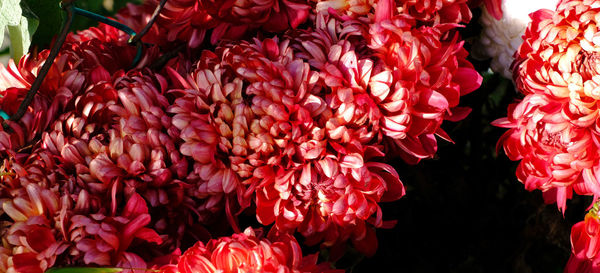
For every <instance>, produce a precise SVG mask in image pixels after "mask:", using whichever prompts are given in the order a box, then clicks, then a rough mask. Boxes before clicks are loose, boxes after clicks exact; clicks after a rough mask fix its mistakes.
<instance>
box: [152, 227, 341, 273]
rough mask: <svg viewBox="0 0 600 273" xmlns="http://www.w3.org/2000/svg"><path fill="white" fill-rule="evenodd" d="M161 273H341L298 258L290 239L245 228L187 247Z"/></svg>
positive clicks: (314, 259)
mask: <svg viewBox="0 0 600 273" xmlns="http://www.w3.org/2000/svg"><path fill="white" fill-rule="evenodd" d="M162 272H169V273H172V272H178V273H192V272H194V273H196V272H198V273H204V272H206V273H208V272H224V273H229V272H231V273H233V272H248V273H250V272H257V273H258V272H286V273H287V272H289V273H295V272H298V273H299V272H314V273H317V272H328V273H335V272H343V271H341V270H333V269H331V268H330V266H329V265H328V264H327V263H321V264H317V255H316V254H314V255H308V256H302V251H301V249H300V245H299V244H298V242H297V241H296V239H294V237H292V236H290V235H287V234H283V235H277V234H274V233H270V234H269V235H268V236H267V238H265V237H264V236H263V235H262V231H261V230H256V231H255V230H253V229H252V228H247V229H246V230H245V231H244V232H243V233H237V234H233V235H232V236H231V237H222V238H219V239H212V240H210V241H209V242H208V243H206V244H204V243H202V242H198V243H196V244H195V245H194V246H192V247H191V248H189V249H188V250H187V251H185V253H183V255H182V256H181V257H180V259H179V263H178V264H177V265H175V266H168V267H164V268H162Z"/></svg>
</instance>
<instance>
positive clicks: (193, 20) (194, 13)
mask: <svg viewBox="0 0 600 273" xmlns="http://www.w3.org/2000/svg"><path fill="white" fill-rule="evenodd" d="M159 2H160V0H149V1H146V2H145V3H144V4H143V5H133V4H128V5H127V7H126V8H124V9H123V10H121V11H119V13H118V14H117V17H118V18H120V19H121V20H122V21H124V22H129V25H131V26H132V27H133V28H134V29H135V30H138V31H139V30H141V29H142V28H143V27H145V26H146V22H147V21H148V20H149V19H150V17H151V15H152V13H153V12H154V8H155V7H156V6H157V5H158V3H159ZM131 16H134V18H132V17H131ZM216 23H217V22H216V21H215V20H214V19H213V18H212V17H211V16H210V15H209V14H208V13H207V12H206V10H205V9H204V8H202V7H201V6H200V1H199V0H169V1H167V2H166V3H165V6H164V7H163V9H162V10H161V12H160V15H159V16H158V18H157V20H156V22H155V23H154V25H153V26H152V28H151V32H150V35H149V36H148V35H146V36H144V41H148V42H150V43H155V44H158V45H161V46H165V47H170V46H171V45H170V43H173V42H175V41H179V42H186V43H187V45H188V46H189V47H190V48H197V47H198V46H200V44H202V42H203V41H204V38H205V36H206V32H207V30H209V29H212V28H214V27H215V26H216ZM146 37H147V38H146Z"/></svg>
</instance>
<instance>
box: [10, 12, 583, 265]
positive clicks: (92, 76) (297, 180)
mask: <svg viewBox="0 0 600 273" xmlns="http://www.w3.org/2000/svg"><path fill="white" fill-rule="evenodd" d="M66 4H67V5H68V3H66ZM163 5H164V6H163ZM157 7H158V8H157ZM155 8H157V9H156V10H155ZM79 12H80V13H81V11H79ZM116 17H117V18H118V19H119V20H120V21H121V22H122V23H125V24H126V25H128V26H129V27H131V28H132V29H133V30H130V29H129V28H124V27H123V26H120V28H121V29H124V30H125V31H126V32H128V33H130V32H132V31H137V32H142V33H143V35H144V36H143V37H142V38H141V41H140V42H136V39H137V38H139V37H136V36H133V37H130V36H129V35H127V34H125V33H123V32H120V31H118V30H117V29H115V28H113V27H112V26H119V24H120V23H118V22H115V21H107V20H108V19H106V20H105V21H106V22H107V24H109V25H110V26H109V25H102V26H100V27H98V28H90V29H88V30H84V31H81V32H78V33H76V34H69V35H67V36H66V42H65V43H64V44H63V45H60V46H62V49H61V50H60V51H59V54H58V57H56V59H55V60H54V61H55V62H54V64H53V65H52V67H51V68H50V70H49V72H48V74H47V75H45V79H44V81H43V84H42V85H41V88H39V91H38V92H37V94H35V96H34V99H33V103H31V104H30V105H29V106H28V107H27V108H26V109H27V110H26V112H25V115H24V116H23V117H22V118H20V119H18V120H17V121H11V120H9V119H8V118H7V117H5V116H10V117H12V116H13V115H15V114H16V113H17V112H18V110H17V108H18V106H19V104H20V103H21V101H25V100H26V99H25V96H26V94H27V93H28V89H30V88H31V86H32V85H33V82H34V80H35V76H36V75H37V72H38V71H41V70H42V69H41V68H40V67H41V66H42V63H44V62H48V61H52V60H50V59H47V58H49V57H48V56H49V55H50V54H51V53H49V52H48V51H42V53H40V54H37V55H35V56H36V58H33V57H32V56H34V55H33V54H31V55H28V56H26V57H24V58H23V60H22V61H21V62H20V64H19V65H18V66H17V65H14V63H11V64H10V65H9V66H8V68H4V67H2V70H1V71H0V80H1V81H0V92H1V94H2V96H1V97H0V107H1V109H2V111H4V114H6V115H3V121H4V122H5V123H6V125H7V126H6V127H5V129H4V130H3V131H0V154H2V156H3V165H2V171H3V175H2V176H1V179H2V180H1V181H2V185H1V186H0V200H1V204H2V211H1V212H2V214H5V215H6V216H7V217H5V218H6V219H4V218H3V220H4V221H3V222H2V225H3V227H4V228H3V229H2V232H0V237H1V238H2V242H3V244H2V247H0V269H2V270H5V271H16V272H42V271H44V270H46V269H47V268H50V267H53V266H67V265H69V266H73V265H94V266H118V267H122V268H128V269H131V270H138V269H139V270H143V269H144V268H150V267H151V268H161V269H160V270H163V271H164V272H204V271H206V272H213V271H218V270H221V271H223V272H230V271H235V270H237V271H243V272H329V271H331V272H334V271H335V270H331V267H330V266H329V264H317V257H318V256H317V255H316V254H315V255H309V256H305V257H303V256H302V251H301V249H300V245H299V243H298V242H297V241H296V239H295V238H294V237H293V236H294V234H295V233H298V234H300V235H302V237H303V238H304V240H303V242H304V243H305V244H307V245H315V244H321V246H322V247H333V248H334V249H336V248H337V249H340V248H339V246H344V247H345V245H346V243H347V242H348V241H350V242H352V243H353V245H354V246H355V247H356V248H357V249H358V250H359V251H360V252H362V253H364V254H367V255H373V254H374V252H375V250H376V248H377V238H376V236H375V228H380V227H389V226H391V225H393V224H394V221H384V220H383V219H384V218H383V212H382V209H381V207H380V205H379V204H380V202H388V201H395V200H398V199H399V198H401V197H402V196H403V195H404V194H405V188H404V185H403V184H402V182H401V181H400V176H401V174H399V173H398V172H397V171H396V170H395V169H394V168H393V167H392V166H391V165H390V164H389V160H390V159H394V158H402V159H403V160H404V161H405V162H407V163H410V164H416V163H418V162H419V161H420V160H421V159H424V158H431V157H433V156H434V154H435V153H436V151H437V139H436V137H440V138H442V139H445V140H448V141H451V139H450V137H449V136H448V134H447V133H446V132H445V131H444V130H442V129H441V125H442V123H443V121H444V120H449V121H458V120H461V119H463V118H464V117H466V115H468V113H469V109H468V108H466V107H460V106H458V105H459V101H460V97H461V96H463V95H465V94H467V93H469V92H471V91H473V90H475V89H477V88H478V87H479V85H480V84H481V76H479V74H477V73H476V72H475V70H474V69H473V66H472V65H471V64H470V63H469V62H468V61H467V60H466V58H467V52H466V50H465V49H464V48H463V41H462V40H461V38H460V35H459V34H458V32H457V31H456V28H457V27H459V26H460V25H459V23H466V22H468V21H469V20H470V19H471V11H470V10H469V9H468V5H467V1H466V0H465V1H462V0H457V1H391V0H380V1H300V0H298V1H296V0H294V1H292V0H273V1H210V0H206V1H205V0H173V1H166V2H165V1H157V0H150V1H147V2H145V3H143V4H141V5H132V4H129V5H127V6H126V7H125V8H124V9H122V10H121V11H119V12H118V14H117V15H116ZM273 35H275V36H273ZM206 37H210V42H205V40H206V39H205V38H206ZM266 37H271V38H266ZM134 45H135V46H134ZM60 46H59V47H57V48H61V47H60ZM203 47H207V48H203ZM174 56H175V58H174V59H173V57H174ZM560 124H562V123H560ZM575 131H576V130H574V132H575ZM574 137H575V136H574ZM577 137H579V138H580V139H582V141H586V140H588V138H587V137H588V136H587V135H585V134H580V135H577ZM579 138H578V139H579ZM586 162H587V161H586ZM582 164H583V163H582ZM249 212H250V213H252V212H254V213H255V215H254V216H253V218H255V219H256V220H257V221H258V222H259V223H260V224H262V225H266V226H267V225H272V226H271V228H270V232H269V235H268V236H267V237H266V238H264V237H263V236H262V234H260V233H261V232H259V234H258V235H257V234H256V232H255V231H254V230H252V229H246V231H245V232H243V233H242V232H241V228H240V218H241V217H240V215H242V214H245V213H249ZM223 223H225V225H227V227H226V228H225V230H227V231H225V232H229V230H231V229H232V230H233V231H234V232H235V233H236V234H234V235H233V236H231V237H221V238H220V239H216V240H214V239H213V240H209V241H207V239H208V238H210V235H207V234H206V231H210V232H213V234H217V235H219V234H220V233H219V232H221V233H222V230H223V228H222V227H223V226H222V225H223ZM243 224H245V223H243ZM219 229H221V231H220V230H219ZM190 237H191V238H193V239H194V240H190ZM195 241H200V242H198V243H196V244H195V245H194V246H192V247H190V248H189V249H188V250H187V251H185V252H184V254H182V255H179V253H181V251H180V249H185V248H186V247H189V246H190V245H192V243H193V242H195ZM177 260H179V261H178V263H177V262H176V261H177ZM165 264H170V265H167V266H164V267H162V266H163V265H165ZM203 270H204V271H203Z"/></svg>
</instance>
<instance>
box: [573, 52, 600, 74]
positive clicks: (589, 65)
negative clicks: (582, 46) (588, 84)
mask: <svg viewBox="0 0 600 273" xmlns="http://www.w3.org/2000/svg"><path fill="white" fill-rule="evenodd" d="M578 63H579V73H580V74H581V76H583V78H584V79H591V78H592V77H593V76H596V75H600V54H598V53H596V52H591V53H590V52H587V51H583V53H581V54H580V59H579V62H578Z"/></svg>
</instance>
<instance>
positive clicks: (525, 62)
mask: <svg viewBox="0 0 600 273" xmlns="http://www.w3.org/2000/svg"><path fill="white" fill-rule="evenodd" d="M531 18H532V22H531V24H530V25H529V26H528V28H527V30H526V32H525V35H524V43H523V44H522V45H521V46H520V47H519V49H518V51H517V52H516V53H515V61H514V63H513V69H514V80H515V83H516V85H517V88H518V90H519V91H520V92H521V93H522V95H524V98H523V99H522V100H521V101H519V102H517V103H514V104H512V105H510V106H509V108H508V117H506V118H501V119H499V120H496V121H495V122H494V124H495V125H497V126H501V127H505V128H510V129H509V130H508V131H507V132H506V133H505V134H504V135H503V136H502V138H501V139H500V141H499V143H498V145H499V146H503V147H504V151H505V152H506V154H507V155H508V157H509V158H510V159H511V160H521V162H520V163H519V166H518V169H517V177H518V179H519V180H520V181H521V182H522V183H524V185H525V188H526V189H528V190H534V189H539V190H541V191H542V192H543V196H544V199H545V201H546V202H547V203H556V204H557V206H558V208H559V209H560V210H561V211H563V213H564V210H565V209H566V205H567V200H568V199H569V198H571V197H572V195H573V192H575V193H576V194H580V195H591V196H593V197H594V201H598V198H599V197H600V153H599V152H598V151H599V149H600V138H599V136H600V130H599V124H600V117H599V115H598V114H599V113H600V112H599V109H600V108H599V106H600V103H599V102H600V54H599V52H600V39H598V38H599V37H600V34H599V31H598V24H599V23H600V21H599V20H600V5H599V2H598V1H593V0H562V1H560V2H559V3H558V6H557V8H556V11H552V10H546V9H542V10H539V11H536V12H535V13H532V15H531ZM599 227H600V222H599V220H598V207H597V206H596V207H595V208H594V209H592V210H591V211H590V212H589V214H588V215H587V216H586V217H585V221H583V222H581V223H578V224H576V225H575V226H573V229H572V235H571V241H572V246H573V250H572V257H571V259H570V261H569V264H568V266H567V268H566V272H600V258H599V257H600V248H599V246H600V245H598V243H597V241H598V239H600V237H599V235H600V233H599V230H600V229H598V228H599Z"/></svg>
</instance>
